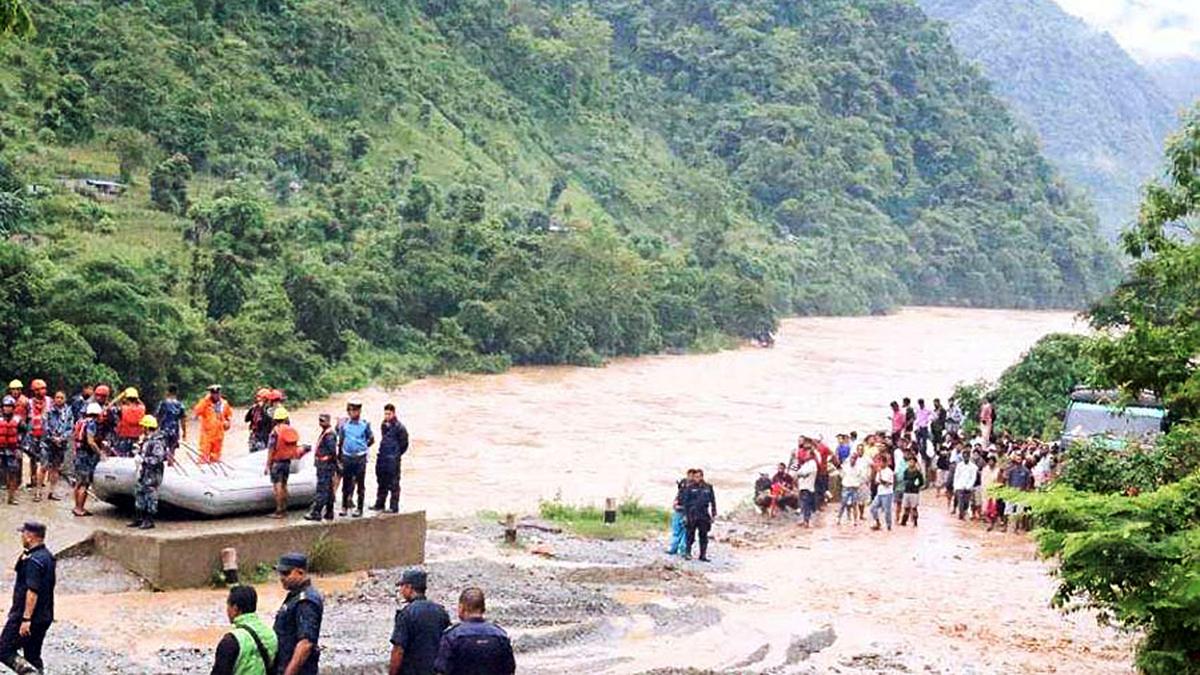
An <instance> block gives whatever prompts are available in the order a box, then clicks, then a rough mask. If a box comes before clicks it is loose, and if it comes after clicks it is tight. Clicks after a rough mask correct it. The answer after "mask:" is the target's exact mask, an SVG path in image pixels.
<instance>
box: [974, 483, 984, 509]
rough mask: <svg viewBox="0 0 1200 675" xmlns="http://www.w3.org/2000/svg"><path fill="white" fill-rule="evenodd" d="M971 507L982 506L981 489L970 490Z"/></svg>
mask: <svg viewBox="0 0 1200 675" xmlns="http://www.w3.org/2000/svg"><path fill="white" fill-rule="evenodd" d="M971 506H983V488H981V487H977V488H975V489H974V490H971Z"/></svg>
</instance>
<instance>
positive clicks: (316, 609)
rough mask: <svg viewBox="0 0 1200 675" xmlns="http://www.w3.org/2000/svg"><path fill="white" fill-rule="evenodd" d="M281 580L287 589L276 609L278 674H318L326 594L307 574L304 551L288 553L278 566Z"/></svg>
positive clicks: (276, 669)
mask: <svg viewBox="0 0 1200 675" xmlns="http://www.w3.org/2000/svg"><path fill="white" fill-rule="evenodd" d="M275 569H276V571H278V572H279V583H280V584H282V585H283V588H284V589H285V590H287V592H288V594H287V597H286V598H284V600H283V606H282V607H280V608H279V611H278V612H276V613H275V636H276V637H277V638H278V639H279V651H278V653H277V655H276V657H275V672H276V674H277V675H317V663H318V661H319V660H320V656H321V647H320V638H321V615H322V614H323V613H324V611H325V598H324V597H323V596H322V595H321V592H320V591H318V590H317V589H316V588H314V587H313V585H312V580H311V579H309V578H308V558H307V557H305V555H304V554H303V553H285V554H284V555H282V556H280V557H279V564H278V565H276V566H275Z"/></svg>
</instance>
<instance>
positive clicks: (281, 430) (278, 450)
mask: <svg viewBox="0 0 1200 675" xmlns="http://www.w3.org/2000/svg"><path fill="white" fill-rule="evenodd" d="M299 454H300V432H298V431H296V428H295V427H293V426H291V425H290V424H280V425H279V426H277V427H275V447H274V448H272V449H271V461H274V462H282V461H284V460H289V459H296V457H298V456H299Z"/></svg>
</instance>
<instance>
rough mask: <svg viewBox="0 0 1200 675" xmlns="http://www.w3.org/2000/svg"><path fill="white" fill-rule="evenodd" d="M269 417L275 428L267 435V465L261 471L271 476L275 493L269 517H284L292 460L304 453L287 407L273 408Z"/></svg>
mask: <svg viewBox="0 0 1200 675" xmlns="http://www.w3.org/2000/svg"><path fill="white" fill-rule="evenodd" d="M271 419H272V421H273V422H274V423H275V428H274V429H272V430H271V433H270V435H269V436H267V446H266V448H267V466H266V468H265V469H264V470H263V473H265V474H266V475H268V476H270V477H271V490H272V491H273V492H274V494H275V512H274V513H272V514H271V516H270V517H271V518H286V517H287V507H288V486H287V485H288V478H289V477H290V476H291V474H292V460H294V459H300V457H301V456H302V455H303V454H304V453H303V452H302V451H301V450H300V432H298V431H296V428H295V427H293V426H292V425H291V420H290V419H289V418H288V411H287V408H284V407H283V406H279V407H277V408H275V410H273V411H272V412H271Z"/></svg>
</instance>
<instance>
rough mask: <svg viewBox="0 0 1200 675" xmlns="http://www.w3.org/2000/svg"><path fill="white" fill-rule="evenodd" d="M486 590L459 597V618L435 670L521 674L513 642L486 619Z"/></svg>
mask: <svg viewBox="0 0 1200 675" xmlns="http://www.w3.org/2000/svg"><path fill="white" fill-rule="evenodd" d="M485 609H486V608H485V606H484V598H483V591H482V590H480V589H478V588H468V589H467V590H465V591H463V592H462V594H461V595H459V596H458V619H459V622H460V623H457V624H455V625H454V626H453V627H451V628H450V629H449V630H447V631H446V632H445V634H443V635H442V644H441V646H440V647H439V648H438V655H437V660H436V661H435V662H434V664H433V671H434V672H435V673H441V674H442V675H512V674H513V673H515V672H516V671H517V662H516V659H515V658H513V649H512V643H511V642H509V639H508V634H507V633H505V632H504V631H503V630H501V629H500V627H499V626H497V625H496V624H494V623H492V622H491V621H488V620H486V619H484V618H483V613H484V610H485Z"/></svg>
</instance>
